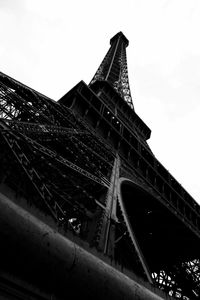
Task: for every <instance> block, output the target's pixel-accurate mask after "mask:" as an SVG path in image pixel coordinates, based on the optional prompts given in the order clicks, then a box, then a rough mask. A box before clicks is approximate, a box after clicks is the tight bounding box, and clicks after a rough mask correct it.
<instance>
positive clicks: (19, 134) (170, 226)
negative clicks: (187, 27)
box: [0, 32, 200, 300]
mask: <svg viewBox="0 0 200 300" xmlns="http://www.w3.org/2000/svg"><path fill="white" fill-rule="evenodd" d="M128 44H129V41H128V39H127V38H126V37H125V36H124V34H123V33H122V32H119V33H117V34H116V35H115V36H114V37H113V38H111V40H110V48H109V50H108V52H107V54H106V56H105V58H104V59H103V61H102V63H101V64H100V66H99V68H98V70H97V72H96V74H95V75H94V77H93V79H92V80H91V82H90V84H89V85H87V84H85V83H84V82H83V81H81V82H79V83H78V84H77V85H76V86H75V87H73V88H72V89H71V90H70V91H69V92H68V93H67V94H66V95H64V96H63V97H62V98H61V99H60V100H59V101H57V102H56V101H54V100H52V99H50V98H48V97H46V96H44V95H42V94H41V93H39V92H37V91H35V90H33V89H31V88H29V87H27V86H25V85H24V84H22V83H20V82H18V81H16V80H15V79H13V78H11V77H9V76H7V75H5V74H3V73H0V129H1V131H0V145H1V152H0V161H1V169H0V241H1V246H0V249H1V250H0V254H1V256H0V266H1V267H0V296H1V299H16V298H17V299H54V300H57V299H66V298H67V297H69V295H71V296H70V297H73V298H74V297H75V298H77V297H78V298H80V297H83V298H87V299H111V298H113V299H185V300H187V299H199V297H200V260H199V259H200V207H199V205H198V204H197V202H195V200H194V199H193V198H192V197H191V196H190V195H189V194H188V193H187V191H186V190H184V188H183V187H182V186H181V185H180V184H179V183H178V182H177V180H176V179H175V178H174V177H173V176H172V175H171V174H170V173H169V172H168V171H167V170H166V169H165V168H164V166H163V165H162V164H161V163H160V162H159V161H158V160H157V159H156V157H155V156H154V154H153V153H152V151H151V149H150V147H149V145H148V143H147V140H148V139H149V138H150V134H151V130H150V129H149V127H148V126H147V125H146V124H145V123H144V121H143V120H142V119H141V118H140V117H139V116H138V115H137V113H136V112H135V109H134V105H133V100H132V97H131V92H130V86H129V80H128V71H127V61H126V47H127V46H128Z"/></svg>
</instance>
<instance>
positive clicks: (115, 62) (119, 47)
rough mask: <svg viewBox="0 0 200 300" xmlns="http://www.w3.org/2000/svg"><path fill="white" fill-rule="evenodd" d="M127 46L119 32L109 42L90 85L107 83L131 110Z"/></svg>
mask: <svg viewBox="0 0 200 300" xmlns="http://www.w3.org/2000/svg"><path fill="white" fill-rule="evenodd" d="M128 44H129V41H128V40H127V38H126V37H125V36H124V35H123V33H122V32H119V33H118V34H116V35H115V36H114V37H113V38H112V39H111V40H110V45H111V46H110V49H109V50H108V53H107V54H106V56H105V57H104V59H103V61H102V63H101V64H100V66H99V68H98V70H97V72H96V74H95V75H94V77H93V79H92V81H91V82H90V84H93V83H94V82H95V81H96V80H103V81H104V80H105V81H107V82H109V83H110V84H111V86H112V87H113V88H114V89H115V90H116V91H117V93H118V94H119V95H120V96H121V97H122V98H123V99H124V100H125V101H126V102H127V103H128V105H130V107H131V108H133V101H132V98H131V91H130V86H129V80H128V67H127V59H126V47H127V46H128Z"/></svg>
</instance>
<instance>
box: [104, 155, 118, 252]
mask: <svg viewBox="0 0 200 300" xmlns="http://www.w3.org/2000/svg"><path fill="white" fill-rule="evenodd" d="M119 168H120V158H119V155H118V154H117V155H116V158H115V161H114V165H113V169H112V174H111V180H110V186H109V189H108V192H107V196H106V209H105V213H104V218H103V224H102V234H101V239H100V248H101V249H103V252H104V254H107V255H109V256H111V257H112V256H113V254H114V248H113V247H114V241H115V222H116V220H117V217H116V211H117V191H118V185H119Z"/></svg>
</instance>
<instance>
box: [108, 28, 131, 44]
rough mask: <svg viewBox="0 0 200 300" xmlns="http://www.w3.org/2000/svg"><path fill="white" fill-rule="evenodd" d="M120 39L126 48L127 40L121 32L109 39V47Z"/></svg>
mask: <svg viewBox="0 0 200 300" xmlns="http://www.w3.org/2000/svg"><path fill="white" fill-rule="evenodd" d="M118 39H121V40H122V41H123V42H124V44H125V46H126V47H128V45H129V40H128V39H127V38H126V37H125V35H124V34H123V32H122V31H119V32H118V33H117V34H115V35H114V36H113V37H112V38H111V39H110V45H112V44H113V43H114V42H115V41H116V40H118Z"/></svg>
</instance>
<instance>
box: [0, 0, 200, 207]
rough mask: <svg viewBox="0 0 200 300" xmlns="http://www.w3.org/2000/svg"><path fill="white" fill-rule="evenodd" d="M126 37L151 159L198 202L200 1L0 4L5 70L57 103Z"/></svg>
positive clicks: (23, 0)
mask: <svg viewBox="0 0 200 300" xmlns="http://www.w3.org/2000/svg"><path fill="white" fill-rule="evenodd" d="M118 31H122V32H123V33H124V34H125V35H126V37H127V38H128V39H129V42H130V43H129V47H128V48H127V58H128V71H129V82H130V87H131V93H132V98H133V101H134V106H135V110H136V112H137V113H138V114H139V116H140V117H141V118H142V119H143V120H144V121H145V122H146V124H147V125H148V126H149V127H150V128H151V130H152V136H151V139H150V140H149V145H150V146H151V148H152V150H153V152H154V154H155V155H156V157H157V158H158V160H159V161H160V162H161V163H162V164H163V165H164V166H165V168H166V169H168V170H169V171H170V173H171V174H172V175H173V176H174V177H175V178H176V179H177V180H178V181H179V182H180V183H181V184H182V185H183V186H184V188H185V189H186V190H187V191H188V192H189V193H190V194H191V195H192V196H193V197H194V198H195V199H196V201H197V202H198V203H200V184H199V172H200V157H199V153H200V143H199V128H200V81H199V79H200V38H199V31H200V1H199V0H130V1H129V0H121V1H118V0H101V1H95V0H72V1H67V0H0V35H1V43H0V71H2V72H4V73H6V74H7V75H9V76H11V77H13V78H15V79H17V80H19V81H21V82H22V83H24V84H26V85H28V86H30V87H32V88H34V89H36V90H37V91H39V92H41V93H43V94H45V95H47V96H49V97H51V98H53V99H54V100H58V99H59V98H61V97H62V96H63V95H64V94H65V93H66V92H67V91H69V90H70V89H71V88H72V87H73V86H74V85H75V84H77V83H78V82H79V81H80V80H84V81H85V82H86V83H89V82H90V80H91V78H92V77H93V75H94V73H95V72H96V69H97V68H98V66H99V64H100V63H101V61H102V59H103V57H104V56H105V54H106V52H107V50H108V48H109V40H110V38H111V37H112V36H113V35H114V34H116V33H117V32H118Z"/></svg>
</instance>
